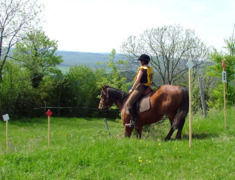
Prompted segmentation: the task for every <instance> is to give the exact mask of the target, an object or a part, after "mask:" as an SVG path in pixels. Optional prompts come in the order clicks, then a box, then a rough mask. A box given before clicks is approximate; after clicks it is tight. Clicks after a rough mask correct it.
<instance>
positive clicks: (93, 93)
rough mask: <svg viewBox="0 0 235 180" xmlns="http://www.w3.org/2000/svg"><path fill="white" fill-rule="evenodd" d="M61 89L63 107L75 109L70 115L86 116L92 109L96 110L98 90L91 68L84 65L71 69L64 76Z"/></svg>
mask: <svg viewBox="0 0 235 180" xmlns="http://www.w3.org/2000/svg"><path fill="white" fill-rule="evenodd" d="M63 87H64V88H63V92H62V97H63V99H62V100H61V101H62V103H63V105H64V106H69V107H75V108H76V109H72V112H71V114H70V115H79V116H81V115H88V114H89V113H90V112H92V110H93V108H95V109H97V106H98V99H97V98H96V97H97V95H98V93H99V92H98V91H99V90H98V89H97V86H96V76H95V73H94V72H93V70H92V69H91V68H89V67H87V66H84V65H83V66H73V67H71V68H70V69H69V72H68V73H67V74H66V75H65V82H64V86H63ZM90 114H91V113H90Z"/></svg>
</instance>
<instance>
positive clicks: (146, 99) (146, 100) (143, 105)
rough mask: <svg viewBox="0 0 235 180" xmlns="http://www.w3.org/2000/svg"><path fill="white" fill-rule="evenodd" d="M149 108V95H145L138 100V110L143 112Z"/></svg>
mask: <svg viewBox="0 0 235 180" xmlns="http://www.w3.org/2000/svg"><path fill="white" fill-rule="evenodd" d="M149 109H150V96H145V97H144V98H142V99H141V100H140V104H139V112H145V111H148V110H149Z"/></svg>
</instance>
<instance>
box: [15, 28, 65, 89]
mask: <svg viewBox="0 0 235 180" xmlns="http://www.w3.org/2000/svg"><path fill="white" fill-rule="evenodd" d="M56 50H57V41H54V40H50V39H49V38H48V37H47V36H46V35H45V33H44V32H42V31H39V30H35V31H31V32H29V33H27V35H26V37H25V38H24V40H23V41H22V42H20V43H18V44H17V45H16V48H15V49H14V53H13V57H14V59H15V60H17V61H18V62H19V63H20V64H21V65H22V66H23V67H24V68H26V69H27V70H29V71H30V73H31V79H32V84H33V86H34V87H38V85H39V83H40V82H41V80H42V78H43V76H44V75H46V74H48V73H53V72H55V71H57V69H56V66H57V65H58V64H60V63H61V62H63V60H62V58H61V56H57V55H56Z"/></svg>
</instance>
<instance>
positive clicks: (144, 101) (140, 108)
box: [135, 87, 154, 113]
mask: <svg viewBox="0 0 235 180" xmlns="http://www.w3.org/2000/svg"><path fill="white" fill-rule="evenodd" d="M153 92H154V91H153V90H152V88H151V87H148V88H147V89H146V90H145V91H144V94H143V97H142V98H140V99H139V100H138V101H137V102H136V103H135V108H136V110H137V112H139V113H141V112H145V111H148V110H149V109H150V108H151V103H150V97H151V95H152V94H153Z"/></svg>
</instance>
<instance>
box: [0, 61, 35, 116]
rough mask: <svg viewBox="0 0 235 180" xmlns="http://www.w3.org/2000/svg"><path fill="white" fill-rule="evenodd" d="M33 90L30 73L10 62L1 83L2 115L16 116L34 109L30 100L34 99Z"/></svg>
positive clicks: (0, 108)
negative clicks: (23, 111)
mask: <svg viewBox="0 0 235 180" xmlns="http://www.w3.org/2000/svg"><path fill="white" fill-rule="evenodd" d="M31 89H32V88H31V85H30V81H29V73H28V72H27V71H23V70H22V69H21V67H20V66H19V65H17V64H14V63H13V62H12V61H8V62H7V63H6V66H5V68H4V71H3V79H2V82H1V83H0V114H4V113H9V114H10V115H13V116H15V115H16V114H20V111H21V110H23V109H25V111H27V110H28V112H30V111H31V109H32V106H30V104H31V102H32V101H31V100H30V99H29V98H32V96H30V95H31V94H30V92H31ZM29 107H30V111H29Z"/></svg>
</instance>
